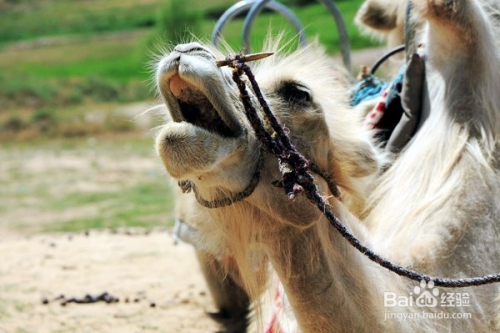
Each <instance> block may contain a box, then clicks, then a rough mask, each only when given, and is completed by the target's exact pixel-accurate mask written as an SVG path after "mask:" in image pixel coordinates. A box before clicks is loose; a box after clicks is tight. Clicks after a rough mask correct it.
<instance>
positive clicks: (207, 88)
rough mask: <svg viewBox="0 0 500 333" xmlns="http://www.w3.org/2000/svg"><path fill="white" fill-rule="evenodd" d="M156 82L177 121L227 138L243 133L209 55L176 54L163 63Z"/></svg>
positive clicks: (221, 78) (219, 74)
mask: <svg viewBox="0 0 500 333" xmlns="http://www.w3.org/2000/svg"><path fill="white" fill-rule="evenodd" d="M157 80H158V87H159V90H160V93H161V94H162V96H163V98H164V99H165V102H166V104H167V106H168V109H169V111H170V114H171V116H172V119H173V120H174V121H176V122H181V121H186V122H189V123H191V124H193V125H195V126H198V127H202V128H204V129H206V130H208V131H210V132H212V133H215V134H218V135H221V136H223V137H225V138H235V137H238V136H240V135H241V134H242V133H243V127H242V126H241V124H240V122H239V120H238V118H237V116H236V115H234V111H233V106H232V105H231V98H229V94H228V92H227V91H226V89H227V87H226V82H227V80H226V79H225V77H224V73H223V72H222V71H221V69H220V68H218V67H217V65H216V64H215V56H213V55H212V54H211V53H209V52H208V51H205V50H203V49H201V50H200V49H195V50H194V51H193V52H178V51H173V52H172V53H170V54H169V55H168V56H167V57H165V58H164V59H162V61H161V62H160V64H159V67H158V73H157Z"/></svg>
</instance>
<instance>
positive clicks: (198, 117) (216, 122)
mask: <svg viewBox="0 0 500 333" xmlns="http://www.w3.org/2000/svg"><path fill="white" fill-rule="evenodd" d="M169 88H170V91H171V93H172V95H173V96H174V97H175V98H176V99H177V103H178V104H179V109H180V111H181V113H182V116H183V118H184V120H185V121H187V122H188V123H190V124H193V125H195V126H198V127H201V128H204V129H206V130H208V131H210V132H212V133H216V134H219V135H221V136H223V137H226V138H235V137H237V133H235V131H234V130H232V129H231V128H230V127H229V126H228V125H227V124H226V123H225V122H224V120H223V119H222V117H221V116H220V114H219V111H218V110H217V109H216V108H215V106H214V105H213V104H212V102H210V100H209V99H208V98H207V96H206V95H205V94H204V93H203V92H202V91H201V90H199V89H197V88H196V87H194V86H193V85H191V84H189V83H188V82H186V81H185V80H183V79H181V77H180V76H179V74H175V75H174V76H172V77H171V78H170V82H169Z"/></svg>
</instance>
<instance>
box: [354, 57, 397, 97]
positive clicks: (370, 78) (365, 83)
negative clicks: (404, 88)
mask: <svg viewBox="0 0 500 333" xmlns="http://www.w3.org/2000/svg"><path fill="white" fill-rule="evenodd" d="M405 71H406V66H403V67H401V69H400V71H399V73H398V75H396V77H395V78H394V79H393V80H392V81H384V80H382V79H379V78H378V77H376V76H375V75H372V74H370V75H367V76H365V77H364V78H363V79H362V80H361V81H360V82H358V83H356V85H355V86H354V87H353V88H352V89H351V92H352V93H351V94H352V97H351V103H350V104H351V106H356V105H358V104H360V103H363V102H366V101H369V100H372V99H374V98H377V97H379V96H380V95H382V92H383V91H384V90H385V89H387V87H389V85H391V89H390V90H389V93H388V96H387V103H386V105H388V104H389V103H390V102H391V101H392V100H393V99H394V98H396V97H397V96H399V94H400V93H401V92H400V91H398V89H397V87H398V86H400V87H401V85H402V84H403V80H404V77H405ZM391 83H392V84H391Z"/></svg>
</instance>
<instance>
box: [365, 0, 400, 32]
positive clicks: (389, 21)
mask: <svg viewBox="0 0 500 333" xmlns="http://www.w3.org/2000/svg"><path fill="white" fill-rule="evenodd" d="M398 8H399V4H398V0H366V1H365V2H364V3H363V5H362V6H361V8H360V9H359V10H358V13H357V14H356V23H358V24H360V25H364V26H365V27H367V28H370V29H374V30H378V31H391V30H393V29H395V28H396V26H397V21H398Z"/></svg>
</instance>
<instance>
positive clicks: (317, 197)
mask: <svg viewBox="0 0 500 333" xmlns="http://www.w3.org/2000/svg"><path fill="white" fill-rule="evenodd" d="M245 61H246V60H245V58H244V56H241V55H235V56H228V57H227V58H226V60H225V61H224V64H223V65H222V66H229V67H231V68H233V80H234V82H235V83H236V85H237V86H238V89H239V91H240V98H241V101H242V103H243V106H244V109H245V114H246V117H247V119H248V121H249V122H250V124H251V125H252V128H253V130H254V132H255V135H256V137H257V138H258V140H259V141H260V142H261V144H262V145H263V146H264V147H266V148H267V150H268V151H269V152H270V153H271V154H273V155H274V156H275V157H277V158H278V161H279V166H280V172H281V174H282V179H281V180H280V181H278V183H279V184H275V185H279V186H280V187H283V188H284V190H285V192H286V194H287V195H288V198H289V199H291V200H293V199H294V198H296V197H297V196H298V195H299V194H301V193H305V195H306V197H307V198H308V199H309V201H311V203H312V204H314V205H315V206H316V207H318V209H319V210H320V211H321V212H322V213H323V214H324V215H325V217H326V218H327V219H328V221H329V223H330V224H331V225H332V226H333V227H334V228H335V229H337V231H338V232H339V233H340V234H341V235H342V237H343V238H345V239H346V240H347V241H348V242H349V244H351V245H352V246H353V247H354V248H355V249H357V250H358V251H359V252H361V253H362V254H363V255H365V256H366V257H368V259H370V260H371V261H373V262H375V263H377V264H379V265H380V266H382V267H384V268H386V269H388V270H390V271H391V272H393V273H396V274H397V275H399V276H403V277H405V278H408V279H411V280H415V281H422V280H424V281H426V282H430V281H433V282H434V285H435V286H439V287H444V288H464V287H471V286H480V285H485V284H491V283H496V282H500V274H490V275H484V276H479V277H473V278H462V279H450V278H441V277H435V276H430V275H427V274H423V273H420V272H417V271H414V270H411V269H407V268H404V267H402V266H399V265H397V264H395V263H393V262H391V261H389V260H387V259H385V258H384V257H382V256H381V255H379V254H377V253H375V252H373V251H372V250H371V249H370V248H368V247H367V246H365V245H363V244H362V243H361V242H360V241H359V239H357V238H356V236H354V235H353V234H352V233H350V232H349V231H348V230H347V228H346V227H345V225H344V224H343V223H342V222H341V221H340V220H339V219H338V218H337V217H336V216H335V214H334V213H333V212H332V210H331V208H330V206H329V204H328V203H327V201H326V200H325V198H324V197H323V196H322V195H321V194H320V193H319V190H318V187H317V186H316V184H315V179H314V177H313V175H312V174H311V172H310V169H311V163H310V162H309V161H308V160H307V159H306V158H305V157H304V156H303V155H302V154H300V152H298V151H297V149H296V148H295V147H294V145H293V144H292V142H291V141H290V138H289V136H288V133H289V132H288V130H287V129H285V128H284V127H283V126H282V125H281V124H280V122H279V121H278V119H277V118H276V117H275V116H274V114H273V113H272V111H271V109H270V108H269V106H268V104H267V102H266V100H265V99H264V96H263V95H262V92H261V91H260V88H259V86H258V84H257V82H256V80H255V77H254V75H253V73H252V71H251V70H250V67H248V66H247V65H246V64H245V63H244V62H245ZM242 75H246V76H247V78H248V80H249V81H250V84H251V86H252V90H253V91H254V93H255V95H256V97H257V99H258V101H259V104H260V106H261V109H262V111H263V113H264V117H265V119H266V123H267V122H268V123H270V124H271V127H272V129H273V130H274V133H272V134H270V133H269V132H268V131H267V130H266V129H265V126H264V123H263V121H262V120H261V119H260V118H259V116H258V114H257V111H256V109H255V107H254V106H253V104H252V102H251V99H250V96H249V94H248V92H247V89H246V84H245V82H244V81H243V80H242V79H241V76H242ZM315 172H316V171H315ZM318 174H319V175H320V176H321V177H323V178H324V176H327V175H326V174H325V173H324V172H322V173H318ZM327 178H328V179H325V180H326V181H327V182H332V179H331V178H330V177H327ZM330 185H331V184H330V183H329V187H331V188H332V189H333V191H332V194H334V195H335V196H339V195H340V193H339V191H338V189H337V187H336V186H335V184H333V185H334V186H333V187H332V186H330Z"/></svg>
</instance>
